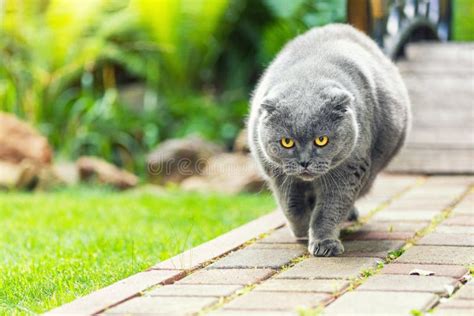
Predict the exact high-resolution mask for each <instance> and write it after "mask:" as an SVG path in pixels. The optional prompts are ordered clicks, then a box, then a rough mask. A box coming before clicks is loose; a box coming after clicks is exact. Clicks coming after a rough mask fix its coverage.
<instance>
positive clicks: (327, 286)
mask: <svg viewBox="0 0 474 316" xmlns="http://www.w3.org/2000/svg"><path fill="white" fill-rule="evenodd" d="M348 285H349V282H347V281H343V280H337V279H328V280H301V279H270V280H267V281H265V282H263V283H262V284H260V285H258V286H257V287H256V288H255V290H254V291H264V292H322V293H334V292H336V291H341V290H343V289H344V288H346V287H347V286H348Z"/></svg>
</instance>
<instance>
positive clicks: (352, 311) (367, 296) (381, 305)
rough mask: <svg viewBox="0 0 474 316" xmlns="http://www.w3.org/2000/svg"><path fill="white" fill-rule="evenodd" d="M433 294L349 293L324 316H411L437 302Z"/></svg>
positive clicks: (329, 308)
mask: <svg viewBox="0 0 474 316" xmlns="http://www.w3.org/2000/svg"><path fill="white" fill-rule="evenodd" d="M437 298H438V297H437V296H436V295H435V294H432V293H416V292H370V291H357V290H356V291H352V292H347V293H345V294H344V295H342V296H341V297H339V298H338V299H337V300H335V301H334V302H333V303H331V304H330V305H329V306H328V307H326V309H325V310H324V315H328V316H329V315H331V316H333V315H341V316H347V315H360V316H367V315H411V311H412V310H427V309H429V308H430V307H431V306H433V304H435V302H436V301H437Z"/></svg>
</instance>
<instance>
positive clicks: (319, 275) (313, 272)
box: [276, 257, 379, 279]
mask: <svg viewBox="0 0 474 316" xmlns="http://www.w3.org/2000/svg"><path fill="white" fill-rule="evenodd" d="M378 261H379V259H377V258H361V257H329V258H315V257H312V258H308V259H305V260H303V261H302V262H300V263H298V264H296V265H295V266H294V267H291V268H290V269H288V270H286V271H283V272H282V273H280V274H278V275H277V276H276V279H350V278H353V277H357V276H358V275H359V274H360V272H361V271H362V270H364V269H368V268H373V267H375V266H376V265H377V262H378Z"/></svg>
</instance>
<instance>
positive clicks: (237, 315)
mask: <svg viewBox="0 0 474 316" xmlns="http://www.w3.org/2000/svg"><path fill="white" fill-rule="evenodd" d="M206 315H210V316H242V311H241V310H223V309H219V310H217V311H214V312H211V313H209V314H206ZM299 315H300V313H298V312H290V311H251V310H246V311H245V316H299Z"/></svg>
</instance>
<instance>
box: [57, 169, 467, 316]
mask: <svg viewBox="0 0 474 316" xmlns="http://www.w3.org/2000/svg"><path fill="white" fill-rule="evenodd" d="M473 184H474V177H462V176H433V177H423V176H401V175H383V176H381V177H379V179H378V180H377V182H376V184H375V187H374V190H373V191H372V193H370V194H369V195H368V196H367V197H366V198H364V199H363V200H361V201H359V202H358V207H359V209H360V213H361V216H362V218H361V222H360V223H356V224H350V225H345V226H346V227H345V230H344V234H343V236H344V237H343V243H344V246H345V249H346V251H345V253H344V254H343V255H341V256H339V257H331V258H314V257H310V256H309V255H308V253H307V251H306V245H305V243H304V242H301V241H299V242H298V241H296V240H295V239H294V238H293V237H292V236H291V234H290V233H289V231H288V229H287V228H286V227H285V226H283V227H282V225H283V223H284V220H283V218H282V217H281V215H280V214H279V213H272V214H269V215H267V216H265V217H263V218H261V219H259V220H257V221H254V222H251V223H249V224H247V225H244V226H243V227H242V228H239V229H237V230H236V231H235V232H231V233H229V234H226V235H223V236H221V237H219V238H217V239H216V240H214V241H211V242H208V243H206V244H204V245H202V246H199V247H197V248H195V249H192V250H189V251H187V252H186V253H184V254H183V255H181V256H177V257H175V258H172V259H170V260H167V261H165V262H162V263H159V264H157V265H156V266H154V267H153V268H151V269H150V270H148V271H145V272H142V273H139V274H137V275H134V276H131V277H129V278H128V279H125V280H122V281H120V282H118V283H116V284H113V285H111V286H109V287H107V288H104V289H102V290H99V291H97V292H95V293H92V294H90V295H88V296H86V297H83V298H80V299H78V300H76V301H74V302H72V303H70V304H66V305H64V306H62V307H60V308H58V309H56V310H53V311H52V312H51V313H56V314H71V313H80V314H94V313H102V314H132V315H133V314H154V315H159V314H166V315H189V314H210V315H243V314H245V315H298V314H299V313H304V315H316V314H322V315H392V314H393V315H418V314H417V313H418V312H426V311H428V310H431V309H433V308H434V310H433V312H434V315H473V310H474V284H473V283H472V282H468V280H469V265H472V264H473V263H474V189H473ZM261 233H264V234H261ZM231 249H233V250H234V251H230V252H229V250H231ZM471 269H472V266H471ZM417 270H418V271H420V272H421V274H424V273H427V272H430V274H432V275H429V276H427V275H413V273H414V271H415V272H416V271H417ZM466 282H467V283H466ZM306 313H307V314H306Z"/></svg>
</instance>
